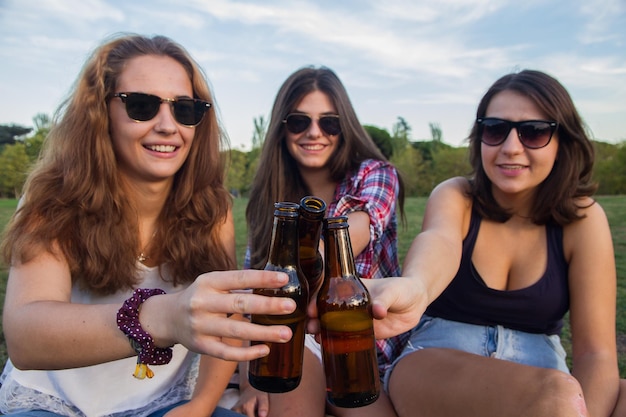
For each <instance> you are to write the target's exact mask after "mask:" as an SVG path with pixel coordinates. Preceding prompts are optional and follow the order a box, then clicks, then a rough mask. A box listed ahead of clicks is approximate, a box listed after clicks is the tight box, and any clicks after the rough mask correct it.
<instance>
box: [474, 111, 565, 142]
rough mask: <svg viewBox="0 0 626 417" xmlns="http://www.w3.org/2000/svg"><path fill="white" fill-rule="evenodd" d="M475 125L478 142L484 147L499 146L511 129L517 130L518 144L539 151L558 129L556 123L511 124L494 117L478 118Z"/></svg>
mask: <svg viewBox="0 0 626 417" xmlns="http://www.w3.org/2000/svg"><path fill="white" fill-rule="evenodd" d="M476 123H478V129H479V130H478V136H479V137H480V141H481V142H482V143H484V144H485V145H489V146H498V145H500V144H501V143H503V142H504V141H505V140H506V138H507V137H508V136H509V133H511V129H513V128H515V129H517V136H518V137H519V140H520V142H522V145H524V146H525V147H527V148H529V149H539V148H543V147H544V146H547V145H548V143H550V140H551V139H552V135H554V132H555V131H556V128H557V127H558V123H557V122H550V121H547V120H524V121H522V122H512V121H510V120H504V119H498V118H496V117H485V118H478V119H476Z"/></svg>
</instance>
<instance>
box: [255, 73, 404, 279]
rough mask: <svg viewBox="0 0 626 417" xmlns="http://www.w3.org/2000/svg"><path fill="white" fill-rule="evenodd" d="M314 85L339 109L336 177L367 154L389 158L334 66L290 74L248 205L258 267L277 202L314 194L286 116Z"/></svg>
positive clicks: (280, 94)
mask: <svg viewBox="0 0 626 417" xmlns="http://www.w3.org/2000/svg"><path fill="white" fill-rule="evenodd" d="M313 91H321V92H322V93H324V94H326V95H327V96H328V98H329V99H330V101H331V102H332V103H333V104H334V106H335V108H336V109H337V113H338V114H339V115H340V119H339V123H340V125H341V134H340V137H339V145H338V148H337V150H336V151H335V153H334V154H333V155H332V157H331V158H330V160H329V166H330V172H331V175H332V178H333V180H334V181H336V182H339V181H341V180H343V179H344V177H345V176H346V175H348V173H350V172H353V171H356V170H358V168H359V165H360V164H361V162H363V161H364V160H366V159H377V160H382V161H386V158H385V157H384V155H383V154H382V153H381V151H380V150H379V149H378V147H377V146H376V144H375V143H374V141H373V140H372V139H371V137H370V136H369V135H368V134H367V132H366V131H365V129H364V128H363V126H361V123H360V122H359V119H358V117H357V115H356V113H355V111H354V108H353V107H352V103H351V102H350V98H349V97H348V92H347V91H346V89H345V87H344V86H343V84H342V83H341V81H340V80H339V78H338V77H337V75H336V74H335V73H334V72H333V71H332V70H330V69H329V68H326V67H319V68H314V67H304V68H301V69H299V70H298V71H296V72H294V73H293V74H291V75H290V76H289V77H288V78H287V80H285V82H284V83H283V85H282V86H281V88H280V89H279V91H278V94H277V95H276V98H275V100H274V105H273V107H272V113H271V116H270V122H269V126H268V131H267V135H266V137H265V141H264V143H263V147H262V150H261V156H260V160H259V165H258V168H257V172H256V175H255V177H254V180H253V183H252V188H251V190H250V204H249V205H248V207H247V209H246V218H247V221H248V234H249V240H248V244H249V248H250V250H251V267H253V268H263V266H264V265H265V263H266V261H267V256H268V254H267V252H268V250H269V236H270V235H271V231H272V222H273V220H272V219H273V216H272V213H273V210H274V209H273V207H274V203H275V202H278V201H292V202H298V201H300V199H301V198H302V197H304V196H306V195H308V194H310V190H308V189H307V187H306V185H305V183H304V181H303V179H302V177H301V175H300V172H299V170H298V165H297V163H296V161H295V160H294V159H293V157H292V156H291V154H290V153H289V151H288V150H287V145H286V130H285V127H284V125H283V123H282V121H283V120H284V118H285V117H286V116H287V115H288V114H289V113H291V112H293V111H294V110H296V107H297V106H298V104H299V103H300V101H302V99H303V98H304V97H305V96H306V95H307V94H309V93H311V92H313ZM398 176H399V174H398ZM399 180H400V194H399V198H398V207H399V208H400V211H401V213H403V204H404V188H403V186H402V182H401V178H400V177H399Z"/></svg>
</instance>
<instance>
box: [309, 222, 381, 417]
mask: <svg viewBox="0 0 626 417" xmlns="http://www.w3.org/2000/svg"><path fill="white" fill-rule="evenodd" d="M324 254H325V257H324V259H325V267H324V274H325V275H324V283H323V284H322V288H321V289H320V291H319V293H318V296H317V309H318V314H319V319H320V324H321V333H320V336H321V342H322V359H323V362H324V372H325V374H326V393H327V398H328V401H329V402H330V403H331V404H333V405H335V406H337V407H348V408H351V407H361V406H364V405H367V404H370V403H373V402H374V401H376V399H378V395H379V391H380V381H379V377H378V363H377V359H376V340H375V338H374V323H373V318H372V315H371V308H370V296H369V292H368V291H367V288H365V286H364V285H363V283H362V282H361V280H360V279H359V277H358V276H357V273H356V269H355V266H354V255H353V253H352V246H351V243H350V235H349V234H348V218H347V217H346V216H339V217H330V218H327V219H325V220H324Z"/></svg>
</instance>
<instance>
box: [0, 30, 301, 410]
mask: <svg viewBox="0 0 626 417" xmlns="http://www.w3.org/2000/svg"><path fill="white" fill-rule="evenodd" d="M212 103H213V99H212V94H211V92H210V90H209V86H208V83H207V81H206V79H205V78H204V76H203V74H202V72H201V70H200V68H199V66H198V65H197V64H196V63H195V62H194V60H193V59H192V58H191V57H190V56H189V55H188V53H187V52H186V51H185V50H184V49H183V48H182V47H181V46H180V45H178V44H176V43H174V42H173V41H171V40H169V39H168V38H165V37H162V36H155V37H152V38H148V37H143V36H138V35H122V36H116V37H114V38H113V39H111V40H108V41H107V42H105V43H103V44H102V45H101V46H100V47H99V48H97V49H96V50H95V52H94V53H93V55H92V56H91V58H90V59H89V60H88V61H87V63H86V65H85V67H84V69H83V71H82V73H81V75H80V76H79V78H78V80H77V83H76V84H75V88H74V90H73V92H72V95H71V96H70V97H69V98H68V99H67V101H66V102H65V103H64V105H63V106H62V107H61V108H60V110H59V112H58V115H57V120H56V123H55V124H54V127H53V129H52V130H51V132H50V134H49V136H48V137H47V139H46V143H45V147H44V150H43V154H42V158H41V160H40V161H39V162H38V164H37V166H36V167H35V169H34V171H33V173H32V174H31V175H30V177H29V178H28V181H27V183H26V187H25V190H24V197H23V198H22V201H21V202H20V205H19V208H18V210H17V213H16V215H15V216H14V217H13V218H12V220H11V222H10V224H9V226H8V228H7V231H6V235H5V238H4V241H3V255H4V261H5V262H6V264H7V265H10V270H9V278H8V285H7V290H6V299H5V303H4V335H5V338H6V342H7V347H8V352H9V357H10V359H9V361H8V362H7V365H6V367H5V370H4V373H3V374H2V379H1V382H2V387H1V388H0V410H1V411H2V412H3V413H5V414H8V415H17V416H33V415H36V416H54V415H63V416H84V415H87V416H102V415H107V416H163V415H164V414H166V413H167V415H168V416H170V417H172V416H207V415H213V416H214V417H218V416H220V417H221V416H234V415H239V414H236V413H235V412H233V411H230V410H226V409H224V408H220V407H217V403H218V400H219V399H220V396H221V395H222V392H223V391H224V389H225V388H226V386H227V384H228V380H229V378H230V377H231V375H232V373H233V371H234V369H235V367H236V363H237V362H236V361H242V360H250V359H254V358H258V357H262V356H264V355H267V353H268V348H267V346H266V345H258V346H248V347H244V346H242V342H241V341H240V340H237V339H240V338H245V339H248V340H265V341H275V342H285V341H287V340H288V339H289V338H290V337H291V332H290V330H289V329H288V327H286V326H271V327H267V326H257V325H254V324H251V323H249V322H247V321H245V320H242V314H243V313H246V314H252V313H257V314H259V313H260V314H285V313H287V312H290V311H293V309H294V308H295V305H294V303H293V302H292V301H291V300H286V299H278V298H275V299H273V298H269V297H260V296H255V295H252V294H245V293H242V292H241V291H240V290H245V289H247V288H254V287H265V286H267V287H268V288H274V287H280V286H282V285H284V284H285V283H286V282H287V277H286V275H284V274H277V273H272V272H266V271H232V270H233V269H235V267H236V261H235V243H234V226H233V219H232V214H231V197H230V195H229V193H228V191H227V190H226V189H225V187H224V184H223V178H224V165H223V161H222V155H221V150H222V146H223V145H225V144H226V143H225V139H226V138H225V137H224V135H223V134H222V130H221V126H220V123H219V121H218V119H217V116H216V114H215V111H214V110H213V109H212ZM229 270H230V271H229ZM195 352H199V353H203V354H205V355H202V356H201V358H200V357H199V355H198V354H197V353H195ZM233 361H235V362H233ZM133 372H134V373H133ZM196 376H197V377H196ZM196 381H197V383H196ZM192 395H193V399H192V400H191V401H188V400H189V399H190V398H191V397H192Z"/></svg>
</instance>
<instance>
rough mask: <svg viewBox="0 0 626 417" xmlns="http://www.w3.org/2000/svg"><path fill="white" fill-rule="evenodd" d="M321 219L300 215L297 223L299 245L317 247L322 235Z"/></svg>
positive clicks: (321, 217)
mask: <svg viewBox="0 0 626 417" xmlns="http://www.w3.org/2000/svg"><path fill="white" fill-rule="evenodd" d="M322 219H323V216H320V217H319V218H314V217H309V216H306V215H301V216H300V222H299V225H298V229H299V230H298V233H299V240H300V246H305V247H308V248H313V249H317V248H318V247H319V244H320V236H321V235H322Z"/></svg>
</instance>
